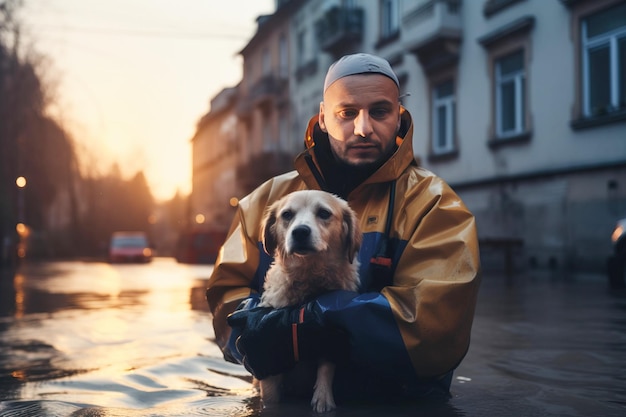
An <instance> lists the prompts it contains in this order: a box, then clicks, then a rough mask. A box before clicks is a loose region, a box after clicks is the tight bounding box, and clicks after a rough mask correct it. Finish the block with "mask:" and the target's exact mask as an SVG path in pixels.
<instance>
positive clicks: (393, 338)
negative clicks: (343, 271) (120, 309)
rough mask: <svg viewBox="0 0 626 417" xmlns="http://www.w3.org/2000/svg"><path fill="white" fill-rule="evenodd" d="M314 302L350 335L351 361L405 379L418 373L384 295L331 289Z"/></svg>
mask: <svg viewBox="0 0 626 417" xmlns="http://www.w3.org/2000/svg"><path fill="white" fill-rule="evenodd" d="M315 302H316V303H317V304H318V305H319V307H320V309H321V310H322V314H323V317H324V320H325V321H326V322H327V323H329V324H331V325H335V326H337V327H339V328H342V329H344V330H345V331H347V332H348V334H349V335H350V349H351V350H350V361H351V362H352V364H353V365H356V366H359V367H360V368H370V369H372V370H373V371H375V372H376V373H378V374H380V375H384V376H388V377H393V378H401V379H402V380H404V381H406V382H416V381H417V377H416V375H415V372H414V368H413V364H412V363H411V359H410V358H409V354H408V352H407V350H406V346H405V345H404V342H403V340H402V336H401V334H400V329H399V328H398V326H397V324H396V321H395V319H394V317H393V313H392V312H391V307H390V305H389V302H388V301H387V299H386V298H385V297H384V296H383V295H381V294H380V293H378V292H370V293H363V294H358V293H356V292H351V291H334V292H331V293H328V294H325V295H323V296H321V297H319V298H317V300H315Z"/></svg>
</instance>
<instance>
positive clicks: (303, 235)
mask: <svg viewBox="0 0 626 417" xmlns="http://www.w3.org/2000/svg"><path fill="white" fill-rule="evenodd" d="M291 235H292V236H293V239H294V240H295V241H296V242H299V243H301V242H306V241H307V240H308V238H309V236H310V235H311V228H310V227H309V226H298V227H296V228H295V229H293V231H292V232H291Z"/></svg>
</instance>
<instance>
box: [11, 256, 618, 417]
mask: <svg viewBox="0 0 626 417" xmlns="http://www.w3.org/2000/svg"><path fill="white" fill-rule="evenodd" d="M210 273H211V266H206V265H205V266H192V265H181V264H177V263H176V262H175V261H173V260H171V259H156V260H155V261H154V262H153V263H152V264H149V265H109V264H106V263H81V262H59V263H48V264H32V265H24V266H23V267H22V268H21V269H20V270H19V271H18V273H17V274H12V275H10V276H8V277H7V275H5V276H3V277H2V283H1V284H0V285H1V288H0V290H1V291H0V415H14V416H30V415H42V416H48V415H50V416H70V415H71V416H195V415H198V416H203V415H211V416H263V417H273V416H285V415H290V416H309V415H311V412H310V410H309V405H308V404H306V403H287V404H280V405H278V406H275V407H268V408H262V406H261V404H260V402H259V397H258V395H257V394H256V391H255V390H254V388H253V386H252V383H251V379H250V376H249V374H248V373H247V372H246V371H245V370H244V369H243V368H242V367H241V366H236V365H233V364H230V363H227V362H225V361H224V360H223V358H222V355H221V352H220V350H219V348H218V347H217V346H216V345H215V344H214V343H213V332H212V327H211V321H210V319H211V317H210V314H209V312H208V308H207V305H206V301H205V299H204V290H205V288H206V283H207V280H208V277H209V276H210ZM625 313H626V295H625V294H624V293H609V292H607V291H606V287H605V285H604V282H603V281H598V279H597V277H591V278H582V279H581V278H580V277H578V278H576V279H575V278H573V277H566V279H560V278H558V277H556V278H555V277H551V276H541V275H526V276H523V277H522V276H519V277H517V276H516V277H513V278H511V277H509V279H508V280H505V279H502V277H499V276H497V275H493V276H487V277H485V280H484V283H483V287H482V288H481V294H480V297H479V306H478V310H477V316H476V321H475V325H474V329H473V335H472V338H473V342H472V346H471V348H470V351H469V353H468V355H467V357H466V359H465V361H464V362H463V363H462V365H461V366H460V367H459V369H458V370H457V372H456V373H455V378H454V381H453V384H452V398H451V399H450V401H449V402H447V403H443V404H441V403H437V404H424V403H421V404H383V405H381V404H378V405H376V404H375V403H368V404H340V407H339V409H338V410H337V411H336V412H334V413H330V414H328V415H329V416H331V415H332V416H335V415H336V416H365V417H367V416H380V415H385V416H398V417H407V416H413V415H425V416H442V417H443V416H445V417H451V416H485V415H542V416H543V415H546V416H550V415H554V416H561V415H569V416H589V415H602V416H612V415H615V416H617V415H624V413H625V412H626V388H625V387H626V362H624V360H623V358H624V357H626V332H625V330H626V314H625Z"/></svg>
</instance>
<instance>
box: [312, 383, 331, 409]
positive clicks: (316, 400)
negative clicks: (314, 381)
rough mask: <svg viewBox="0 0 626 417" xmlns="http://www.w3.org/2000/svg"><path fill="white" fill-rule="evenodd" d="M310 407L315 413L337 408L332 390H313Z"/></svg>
mask: <svg viewBox="0 0 626 417" xmlns="http://www.w3.org/2000/svg"><path fill="white" fill-rule="evenodd" d="M311 408H313V411H315V412H317V413H327V412H329V411H333V410H334V409H335V408H337V406H336V405H335V399H334V398H333V393H332V391H329V390H327V389H318V388H316V389H315V391H314V392H313V399H312V400H311Z"/></svg>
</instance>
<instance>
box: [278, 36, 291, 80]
mask: <svg viewBox="0 0 626 417" xmlns="http://www.w3.org/2000/svg"><path fill="white" fill-rule="evenodd" d="M278 54H279V55H278V60H279V63H278V65H279V68H278V71H279V75H280V76H281V77H282V78H287V77H288V76H289V60H288V58H289V57H288V55H287V37H286V36H285V35H281V37H280V40H279V41H278Z"/></svg>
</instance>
